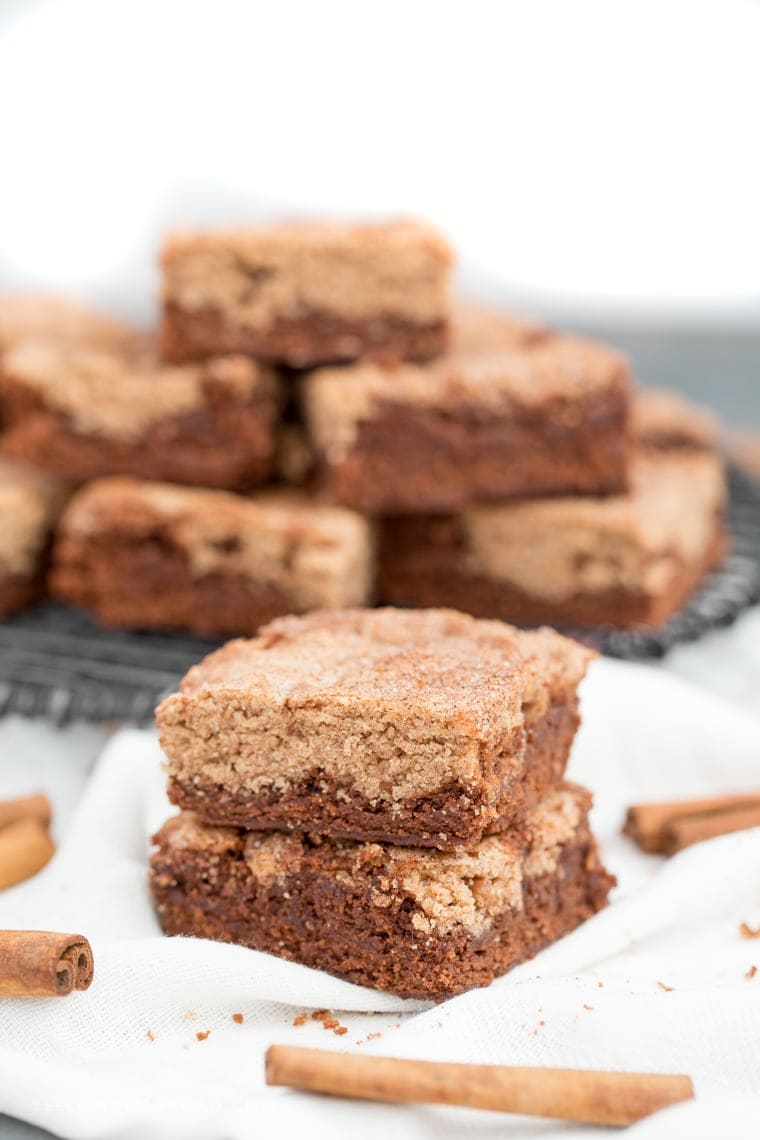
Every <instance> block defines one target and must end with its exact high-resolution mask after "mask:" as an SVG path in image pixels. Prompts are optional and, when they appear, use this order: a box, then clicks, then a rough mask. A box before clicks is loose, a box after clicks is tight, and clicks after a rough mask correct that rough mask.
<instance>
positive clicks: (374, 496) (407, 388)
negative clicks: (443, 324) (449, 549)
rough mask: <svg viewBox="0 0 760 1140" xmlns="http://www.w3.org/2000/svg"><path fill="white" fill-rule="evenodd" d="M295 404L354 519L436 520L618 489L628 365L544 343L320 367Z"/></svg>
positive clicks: (573, 343) (577, 344)
mask: <svg viewBox="0 0 760 1140" xmlns="http://www.w3.org/2000/svg"><path fill="white" fill-rule="evenodd" d="M302 395H303V406H304V414H305V418H306V423H307V427H308V430H309V434H310V436H311V441H312V445H313V447H314V450H315V452H316V457H317V463H318V467H319V469H320V472H321V477H322V481H323V483H324V486H325V489H326V491H327V493H328V494H329V495H330V497H331V498H333V499H334V500H335V501H336V502H339V503H342V504H343V505H344V506H350V507H353V508H354V509H356V510H362V511H366V512H368V513H372V514H399V513H404V512H410V513H420V512H423V513H424V512H426V511H430V512H440V511H451V510H458V509H459V508H460V507H463V506H465V505H467V504H468V503H470V502H473V501H476V500H498V499H503V498H506V497H515V496H524V495H557V494H569V493H573V494H576V493H583V494H602V493H612V492H616V491H620V490H622V489H624V487H625V486H626V481H627V465H628V458H629V448H628V405H629V392H628V367H627V365H626V363H625V361H624V359H623V358H622V357H621V356H619V355H618V354H617V353H616V352H614V351H613V350H612V349H610V348H607V347H606V346H605V345H602V344H598V343H595V342H592V341H588V340H582V339H579V338H575V337H567V336H547V337H544V338H541V337H539V338H538V339H537V340H535V341H532V342H531V341H529V342H528V343H527V344H523V345H517V346H515V347H513V348H511V349H510V348H503V349H489V350H488V351H466V352H450V353H448V354H447V355H445V356H443V357H441V358H439V359H438V360H435V361H431V362H430V363H428V364H425V365H414V364H399V365H389V364H387V363H379V362H366V361H365V362H362V363H359V364H356V365H353V366H350V367H347V368H322V369H318V370H316V371H315V372H313V373H311V374H310V375H309V376H307V377H306V378H305V380H304V382H303V393H302Z"/></svg>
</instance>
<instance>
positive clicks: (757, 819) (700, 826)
mask: <svg viewBox="0 0 760 1140" xmlns="http://www.w3.org/2000/svg"><path fill="white" fill-rule="evenodd" d="M750 827H760V804H758V806H757V807H745V808H732V809H728V810H727V811H721V812H700V813H698V814H695V815H685V816H683V817H682V818H680V819H674V820H672V821H671V822H670V823H669V824H668V825H667V827H666V828H665V829H664V831H663V850H664V851H665V854H666V855H675V853H676V852H677V851H682V850H683V849H684V847H691V846H692V844H694V843H701V842H702V840H703V839H714V838H715V836H716V835H729V834H730V833H731V832H732V831H746V830H747V829H748V828H750Z"/></svg>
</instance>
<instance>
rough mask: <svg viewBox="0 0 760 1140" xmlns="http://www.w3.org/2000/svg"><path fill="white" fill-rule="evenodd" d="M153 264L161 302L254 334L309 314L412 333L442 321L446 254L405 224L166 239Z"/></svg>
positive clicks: (439, 241) (424, 230)
mask: <svg viewBox="0 0 760 1140" xmlns="http://www.w3.org/2000/svg"><path fill="white" fill-rule="evenodd" d="M161 260H162V266H163V274H164V277H163V298H164V300H165V301H167V302H169V301H170V302H172V303H174V304H177V305H179V306H180V307H181V308H183V309H186V310H191V311H192V310H198V309H205V308H209V307H210V308H213V309H218V310H220V311H222V312H223V313H224V314H225V316H226V317H227V319H229V320H230V321H234V322H235V323H239V324H242V325H246V326H249V327H251V328H255V329H266V328H269V327H270V326H272V325H274V324H276V323H277V321H278V320H282V319H293V318H296V319H297V318H300V317H308V316H309V314H313V313H316V314H320V313H321V314H325V315H332V316H336V317H340V318H342V319H345V320H352V319H354V320H367V319H371V318H372V317H381V316H382V317H385V316H398V317H399V318H401V319H405V320H408V321H412V322H416V323H419V324H432V323H438V322H439V321H444V320H446V318H447V317H448V311H449V305H450V298H449V293H450V284H449V277H450V267H451V262H452V253H451V249H450V247H449V245H448V243H447V242H446V241H445V240H444V239H443V237H442V236H441V235H440V234H439V233H438V232H437V231H435V230H434V229H432V228H431V227H429V226H427V225H423V224H422V223H420V222H416V221H412V220H406V219H402V220H399V221H394V222H389V223H386V224H378V225H369V224H366V225H346V224H339V223H337V222H335V223H330V222H293V223H288V224H284V225H275V226H270V227H265V226H258V227H250V228H237V229H227V230H217V231H213V232H208V233H184V234H175V235H173V236H172V237H170V238H169V239H168V241H167V242H166V244H165V246H164V250H163V254H162V259H161Z"/></svg>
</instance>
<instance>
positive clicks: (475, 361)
mask: <svg viewBox="0 0 760 1140" xmlns="http://www.w3.org/2000/svg"><path fill="white" fill-rule="evenodd" d="M627 385H628V367H627V364H626V362H625V360H624V359H623V357H622V356H620V355H619V354H618V353H617V352H615V351H613V350H612V349H610V348H608V347H607V346H606V345H602V344H597V343H596V342H594V341H589V340H583V339H581V338H579V337H569V336H553V337H550V338H548V339H546V340H543V341H542V340H539V341H537V342H536V343H535V344H533V345H526V346H523V347H516V348H513V349H504V350H501V351H487V352H469V353H453V352H450V353H448V354H446V355H445V356H442V357H439V358H438V359H437V360H434V361H431V362H430V363H429V364H396V365H393V364H381V363H374V362H369V361H368V362H362V363H359V364H354V365H349V366H348V367H343V368H320V369H317V370H316V371H315V372H313V373H311V374H310V375H309V376H308V377H306V379H305V381H304V387H303V399H304V408H305V413H306V417H307V421H308V424H309V428H310V430H311V433H312V436H313V438H314V441H315V443H316V445H317V446H318V447H319V449H320V450H321V451H322V452H323V453H324V454H326V455H327V458H328V460H330V461H339V460H340V459H341V458H343V457H344V456H345V455H346V453H347V452H348V451H349V450H350V448H351V447H352V445H353V443H354V441H355V439H356V437H357V434H358V430H359V425H360V424H361V423H362V422H365V421H367V420H370V419H372V418H373V417H374V416H377V415H382V413H383V411H384V409H386V408H388V407H392V408H393V407H397V408H401V409H403V410H404V411H405V412H406V413H407V414H408V413H409V411H410V409H413V408H429V409H432V410H436V411H438V410H440V411H447V410H449V409H458V408H461V407H462V406H469V407H477V408H481V409H487V410H488V411H489V412H490V413H492V414H493V415H495V416H498V415H508V414H509V413H510V410H511V409H514V408H526V409H540V408H542V407H547V406H548V405H550V404H551V406H552V407H551V414H552V418H553V420H554V421H555V422H558V421H567V422H568V423H570V424H572V423H577V421H578V401H579V400H580V399H588V398H592V399H593V398H596V397H600V396H603V395H609V394H614V393H620V394H623V393H625V392H626V391H627Z"/></svg>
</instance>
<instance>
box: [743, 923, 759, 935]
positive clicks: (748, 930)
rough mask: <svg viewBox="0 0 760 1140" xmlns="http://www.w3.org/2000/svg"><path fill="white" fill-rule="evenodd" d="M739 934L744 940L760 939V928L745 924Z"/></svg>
mask: <svg viewBox="0 0 760 1140" xmlns="http://www.w3.org/2000/svg"><path fill="white" fill-rule="evenodd" d="M739 933H740V934H741V936H742V938H760V926H750V925H749V923H748V922H743V923H742V924H741V926H740V927H739Z"/></svg>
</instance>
